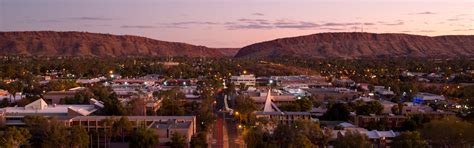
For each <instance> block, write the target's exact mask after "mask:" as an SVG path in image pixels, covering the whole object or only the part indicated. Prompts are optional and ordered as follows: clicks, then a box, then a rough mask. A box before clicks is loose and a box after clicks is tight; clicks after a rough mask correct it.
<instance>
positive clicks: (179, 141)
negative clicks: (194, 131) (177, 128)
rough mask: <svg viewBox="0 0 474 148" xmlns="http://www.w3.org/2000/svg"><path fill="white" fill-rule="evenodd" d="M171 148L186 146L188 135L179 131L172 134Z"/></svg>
mask: <svg viewBox="0 0 474 148" xmlns="http://www.w3.org/2000/svg"><path fill="white" fill-rule="evenodd" d="M170 146H171V148H184V147H186V137H184V136H183V135H181V134H179V133H178V132H174V133H173V134H171V142H170Z"/></svg>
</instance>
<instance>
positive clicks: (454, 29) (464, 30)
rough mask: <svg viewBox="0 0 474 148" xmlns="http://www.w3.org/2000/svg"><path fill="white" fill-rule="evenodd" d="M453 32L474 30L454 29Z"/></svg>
mask: <svg viewBox="0 0 474 148" xmlns="http://www.w3.org/2000/svg"><path fill="white" fill-rule="evenodd" d="M453 31H474V29H454V30H453Z"/></svg>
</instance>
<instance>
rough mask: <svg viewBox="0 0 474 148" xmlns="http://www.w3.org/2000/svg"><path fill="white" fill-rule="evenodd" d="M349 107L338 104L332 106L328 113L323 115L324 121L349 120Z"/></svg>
mask: <svg viewBox="0 0 474 148" xmlns="http://www.w3.org/2000/svg"><path fill="white" fill-rule="evenodd" d="M349 114H350V111H349V106H348V105H347V104H344V103H336V104H333V105H330V106H329V108H328V110H327V111H326V113H324V115H323V119H325V120H331V121H347V120H349Z"/></svg>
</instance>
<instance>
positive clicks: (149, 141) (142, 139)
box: [130, 128, 159, 148]
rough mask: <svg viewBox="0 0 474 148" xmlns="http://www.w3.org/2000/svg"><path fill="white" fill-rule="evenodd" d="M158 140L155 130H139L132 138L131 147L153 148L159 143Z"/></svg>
mask: <svg viewBox="0 0 474 148" xmlns="http://www.w3.org/2000/svg"><path fill="white" fill-rule="evenodd" d="M158 138H159V137H158V135H156V134H155V132H154V131H153V130H151V129H145V128H138V129H136V130H135V132H134V133H133V134H132V136H131V139H130V147H139V148H152V147H155V145H156V144H158V143H159V139H158Z"/></svg>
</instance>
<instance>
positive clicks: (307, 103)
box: [295, 97, 313, 112]
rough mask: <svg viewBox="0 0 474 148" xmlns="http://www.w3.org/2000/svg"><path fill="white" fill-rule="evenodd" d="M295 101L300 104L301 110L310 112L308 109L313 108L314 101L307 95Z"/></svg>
mask: <svg viewBox="0 0 474 148" xmlns="http://www.w3.org/2000/svg"><path fill="white" fill-rule="evenodd" d="M295 103H296V104H298V106H299V108H300V111H303V112H308V111H311V109H313V102H312V101H311V100H309V98H307V97H304V98H302V99H298V100H296V101H295Z"/></svg>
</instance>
